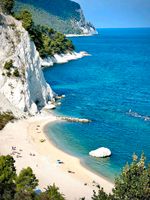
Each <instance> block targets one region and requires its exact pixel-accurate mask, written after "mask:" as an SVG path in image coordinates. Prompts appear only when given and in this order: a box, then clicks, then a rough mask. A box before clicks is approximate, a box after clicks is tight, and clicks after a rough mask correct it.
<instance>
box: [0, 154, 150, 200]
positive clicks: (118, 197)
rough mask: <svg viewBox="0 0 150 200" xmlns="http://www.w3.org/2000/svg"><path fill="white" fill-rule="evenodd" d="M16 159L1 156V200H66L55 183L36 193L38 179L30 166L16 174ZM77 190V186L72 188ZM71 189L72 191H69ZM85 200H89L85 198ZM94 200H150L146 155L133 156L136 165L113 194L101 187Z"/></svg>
mask: <svg viewBox="0 0 150 200" xmlns="http://www.w3.org/2000/svg"><path fill="white" fill-rule="evenodd" d="M14 163H15V161H14V159H13V158H12V157H11V156H9V155H8V156H0V199H1V200H21V199H23V200H65V197H64V195H63V194H61V193H60V192H59V188H57V187H56V186H55V185H54V184H53V185H52V186H48V187H47V188H46V190H45V191H44V192H41V193H40V194H37V193H36V192H35V189H36V187H37V186H38V179H37V178H36V176H35V174H34V173H33V171H32V169H31V168H30V167H28V168H26V169H22V170H21V172H20V173H19V175H18V176H17V174H16V169H15V166H14ZM70 187H73V186H70ZM68 189H69V188H68ZM82 199H85V198H82ZM91 199H92V200H149V199H150V165H148V166H146V164H145V157H144V155H143V154H142V156H141V158H140V159H139V160H138V158H137V156H136V155H134V156H133V162H132V163H131V164H130V165H128V164H127V165H126V166H125V167H124V169H123V171H122V173H121V174H120V176H119V177H118V178H117V179H116V181H115V187H114V189H113V192H112V194H106V193H105V192H104V190H103V189H102V188H100V187H99V186H98V192H97V193H96V192H95V191H94V193H93V196H92V197H91Z"/></svg>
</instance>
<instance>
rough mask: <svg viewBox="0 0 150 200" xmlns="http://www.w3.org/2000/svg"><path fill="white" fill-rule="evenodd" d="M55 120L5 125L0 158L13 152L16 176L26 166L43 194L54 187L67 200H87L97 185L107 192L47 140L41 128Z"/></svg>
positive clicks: (36, 119) (103, 181) (104, 184)
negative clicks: (49, 186) (45, 190)
mask: <svg viewBox="0 0 150 200" xmlns="http://www.w3.org/2000/svg"><path fill="white" fill-rule="evenodd" d="M56 120H58V119H57V118H56V117H55V116H53V115H48V116H43V115H41V116H36V117H32V118H29V119H21V120H18V121H15V122H14V123H9V124H8V125H7V126H6V127H5V128H4V129H3V130H2V131H0V155H7V154H12V153H13V152H14V155H13V157H14V159H15V160H16V163H15V165H16V169H17V172H19V171H20V170H21V169H22V168H25V167H27V166H30V167H31V168H32V169H33V171H34V173H35V174H36V177H37V178H38V179H39V187H38V188H40V189H42V190H43V189H44V188H46V186H47V185H50V184H53V183H55V184H56V185H57V186H58V187H59V188H60V191H61V193H63V194H65V197H66V199H68V200H76V199H77V200H79V198H81V197H86V200H90V199H91V196H92V194H93V190H97V188H96V185H97V184H99V185H100V186H101V187H103V188H104V191H106V192H107V193H109V192H111V191H112V188H113V184H112V183H111V182H109V181H108V180H106V179H104V178H103V177H100V176H98V175H96V174H94V173H93V172H91V171H89V170H88V169H86V168H85V167H83V166H82V165H81V164H80V160H79V159H78V158H76V157H73V156H71V155H69V154H67V153H65V152H63V151H61V150H60V149H58V148H57V147H56V146H55V145H54V144H53V143H52V142H51V141H50V140H49V139H48V138H47V136H46V134H45V133H44V127H45V126H46V124H48V123H50V122H54V121H56ZM12 146H15V147H16V150H14V151H13V150H12ZM57 160H60V161H62V162H63V163H62V164H59V163H58V161H57ZM93 181H94V182H93Z"/></svg>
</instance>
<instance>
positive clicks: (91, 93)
mask: <svg viewBox="0 0 150 200" xmlns="http://www.w3.org/2000/svg"><path fill="white" fill-rule="evenodd" d="M98 31H99V35H95V36H92V37H77V38H72V40H73V43H74V44H75V46H76V50H77V51H87V52H88V53H89V54H91V56H88V57H84V58H82V59H79V60H76V61H72V62H69V63H66V64H61V65H55V66H53V67H50V68H46V69H44V75H45V78H46V80H47V82H48V83H49V84H50V85H51V86H52V88H53V90H54V91H55V92H56V93H58V94H65V95H66V97H65V98H64V99H63V100H62V101H61V103H62V104H61V106H58V107H57V108H56V110H55V113H56V114H57V115H64V116H72V117H79V118H87V119H91V120H92V123H88V124H80V123H69V122H58V123H54V124H52V125H49V126H48V127H47V129H48V135H49V137H50V138H51V139H52V140H53V142H54V143H55V144H56V145H57V146H58V147H59V148H61V149H63V150H64V151H66V152H68V153H71V154H73V155H75V156H77V157H79V158H80V159H81V162H82V164H84V165H85V166H86V167H88V168H89V169H91V170H93V171H95V172H97V173H99V174H101V175H103V176H105V177H107V178H109V179H111V180H112V179H114V177H115V176H117V175H118V174H119V173H120V171H121V169H122V167H123V166H124V165H125V164H126V162H131V160H132V155H133V153H136V154H137V155H140V154H141V153H142V152H144V153H145V155H146V157H147V161H148V162H149V161H150V29H146V28H145V29H144V28H143V29H100V30H98ZM99 147H107V148H109V149H110V150H111V152H112V156H111V157H110V158H104V159H96V158H92V157H90V156H89V155H88V154H89V151H91V150H93V149H97V148H99Z"/></svg>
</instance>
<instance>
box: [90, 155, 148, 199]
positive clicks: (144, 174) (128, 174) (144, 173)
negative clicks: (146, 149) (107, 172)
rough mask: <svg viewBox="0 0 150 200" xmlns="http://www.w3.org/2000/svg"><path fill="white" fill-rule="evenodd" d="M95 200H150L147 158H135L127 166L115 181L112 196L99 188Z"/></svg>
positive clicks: (94, 196)
mask: <svg viewBox="0 0 150 200" xmlns="http://www.w3.org/2000/svg"><path fill="white" fill-rule="evenodd" d="M92 199H93V200H149V199H150V165H148V167H146V165H145V157H144V155H143V154H142V156H141V158H140V160H138V158H137V156H136V155H134V156H133V162H132V163H131V164H130V165H128V164H127V165H126V166H125V167H124V169H123V171H122V173H121V175H120V176H119V177H118V178H117V179H116V181H115V187H114V189H113V194H112V195H107V194H105V192H104V191H103V189H100V188H99V191H98V194H96V193H95V192H94V195H93V197H92Z"/></svg>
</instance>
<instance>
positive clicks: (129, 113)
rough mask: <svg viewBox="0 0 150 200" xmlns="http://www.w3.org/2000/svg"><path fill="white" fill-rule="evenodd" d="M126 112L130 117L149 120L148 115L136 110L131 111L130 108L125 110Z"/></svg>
mask: <svg viewBox="0 0 150 200" xmlns="http://www.w3.org/2000/svg"><path fill="white" fill-rule="evenodd" d="M127 114H128V115H130V116H132V117H136V118H141V119H143V120H144V121H150V116H145V115H141V114H139V113H137V112H133V111H132V110H131V109H130V110H129V111H128V112H127Z"/></svg>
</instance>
